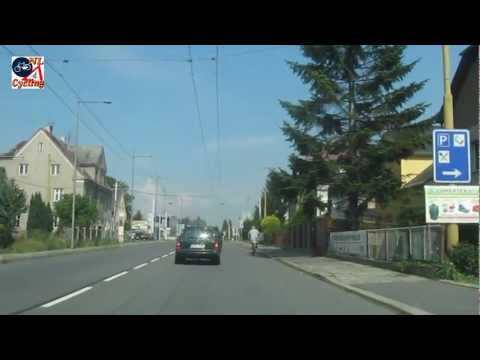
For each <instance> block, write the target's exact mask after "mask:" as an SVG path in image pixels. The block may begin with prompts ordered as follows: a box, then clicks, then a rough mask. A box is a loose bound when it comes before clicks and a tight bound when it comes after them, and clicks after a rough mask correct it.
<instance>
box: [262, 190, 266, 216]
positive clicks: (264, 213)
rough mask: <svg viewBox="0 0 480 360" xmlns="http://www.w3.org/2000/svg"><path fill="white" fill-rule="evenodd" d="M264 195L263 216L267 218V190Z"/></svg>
mask: <svg viewBox="0 0 480 360" xmlns="http://www.w3.org/2000/svg"><path fill="white" fill-rule="evenodd" d="M263 193H264V204H263V205H264V207H263V216H267V190H264V191H263Z"/></svg>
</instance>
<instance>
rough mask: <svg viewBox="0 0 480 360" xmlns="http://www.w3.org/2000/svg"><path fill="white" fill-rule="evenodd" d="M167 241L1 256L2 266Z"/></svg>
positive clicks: (0, 262)
mask: <svg viewBox="0 0 480 360" xmlns="http://www.w3.org/2000/svg"><path fill="white" fill-rule="evenodd" d="M166 242H167V241H155V240H154V241H143V242H138V243H137V242H134V243H124V244H116V245H104V246H92V247H86V248H78V249H63V250H50V251H39V252H33V253H20V254H4V255H0V264H6V263H10V262H15V261H22V260H30V259H37V258H44V257H53V256H62V255H75V254H83V253H87V252H92V251H101V250H109V249H112V250H113V249H118V248H122V247H126V246H133V245H144V244H153V243H166Z"/></svg>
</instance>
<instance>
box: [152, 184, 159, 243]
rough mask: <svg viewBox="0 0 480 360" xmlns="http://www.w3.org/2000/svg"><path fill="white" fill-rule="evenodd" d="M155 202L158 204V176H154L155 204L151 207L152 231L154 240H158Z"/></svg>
mask: <svg viewBox="0 0 480 360" xmlns="http://www.w3.org/2000/svg"><path fill="white" fill-rule="evenodd" d="M157 204H158V176H157V177H156V178H155V206H154V208H153V231H154V233H155V240H159V236H158V235H159V232H160V228H159V224H158V222H157Z"/></svg>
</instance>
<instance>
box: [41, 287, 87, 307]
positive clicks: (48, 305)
mask: <svg viewBox="0 0 480 360" xmlns="http://www.w3.org/2000/svg"><path fill="white" fill-rule="evenodd" d="M91 289H93V287H92V286H87V287H85V288H83V289H80V290H77V291H75V292H73V293H71V294H69V295H65V296H63V297H61V298H59V299H57V300H53V301H50V302H49V303H46V304H44V305H42V307H44V308H49V307H51V306H53V305H56V304H58V303H61V302H62V301H65V300H68V299H71V298H73V297H74V296H77V295H80V294H82V293H84V292H86V291H88V290H91Z"/></svg>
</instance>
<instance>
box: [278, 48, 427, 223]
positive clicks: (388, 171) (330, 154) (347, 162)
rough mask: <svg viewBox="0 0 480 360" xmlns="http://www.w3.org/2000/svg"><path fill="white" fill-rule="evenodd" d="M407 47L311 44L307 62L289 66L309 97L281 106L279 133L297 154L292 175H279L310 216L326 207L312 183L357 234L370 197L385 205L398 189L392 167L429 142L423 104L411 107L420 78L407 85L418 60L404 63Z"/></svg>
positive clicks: (305, 52) (284, 102)
mask: <svg viewBox="0 0 480 360" xmlns="http://www.w3.org/2000/svg"><path fill="white" fill-rule="evenodd" d="M405 48H406V47H405V46H397V45H394V46H392V45H337V46H335V45H316V46H310V45H309V46H302V50H303V54H304V56H305V57H306V58H307V59H308V60H309V62H308V63H306V64H301V63H298V62H288V63H289V65H290V67H291V69H292V70H293V72H294V73H295V74H296V75H298V76H299V77H300V78H301V79H302V80H303V82H304V83H305V84H308V85H309V86H310V94H311V96H310V98H309V99H307V100H300V101H299V102H298V103H296V104H294V103H291V102H288V101H281V102H280V103H281V106H282V107H283V108H284V109H286V111H287V112H288V114H289V115H290V117H291V118H292V119H293V123H287V122H284V124H283V127H282V130H283V132H284V134H285V136H286V138H287V140H288V141H289V142H291V143H292V146H293V148H294V150H295V152H294V153H293V154H292V155H291V156H290V159H289V162H290V168H291V171H292V174H287V173H286V172H283V173H280V175H281V178H282V179H281V180H282V182H284V183H286V184H288V188H289V190H290V191H292V190H293V191H294V192H296V193H297V195H298V198H299V199H300V202H301V206H302V209H303V211H304V213H305V214H307V215H308V216H309V217H313V216H314V210H315V208H316V207H322V208H324V207H325V206H326V205H327V204H323V203H321V202H319V201H318V199H317V196H316V189H317V186H318V185H329V186H330V189H329V194H330V197H332V196H333V197H336V198H338V199H339V200H341V201H342V202H343V205H344V206H345V207H346V215H347V218H348V219H349V220H350V226H351V228H352V229H358V228H359V224H360V219H361V217H362V214H363V213H364V211H365V210H366V209H367V204H368V203H369V202H370V201H371V200H372V199H375V200H376V201H377V202H383V201H387V200H388V199H389V198H391V197H392V196H393V195H394V194H395V193H396V191H397V190H398V189H399V188H400V179H399V178H398V177H397V176H396V175H395V174H394V173H393V171H392V168H391V165H392V163H394V162H397V161H399V160H400V159H401V158H403V157H406V156H409V155H411V154H412V153H413V151H414V150H415V149H416V148H418V147H421V146H424V145H425V144H426V143H427V142H428V141H429V139H430V136H428V135H427V131H426V130H427V129H429V128H431V125H432V120H431V119H429V120H428V121H419V118H420V117H421V116H422V115H423V114H424V112H425V110H426V108H427V107H428V105H427V104H425V103H417V104H411V100H412V99H413V97H414V95H415V94H416V93H417V92H418V91H419V90H421V89H422V88H423V87H424V85H425V83H426V81H420V82H415V81H414V82H409V83H407V82H405V78H406V76H407V75H408V74H409V73H410V72H411V71H412V70H413V68H414V67H415V65H416V63H417V61H418V60H417V61H414V62H411V63H405V62H404V59H403V56H404V51H405Z"/></svg>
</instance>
